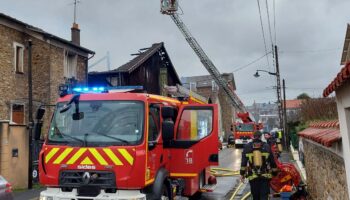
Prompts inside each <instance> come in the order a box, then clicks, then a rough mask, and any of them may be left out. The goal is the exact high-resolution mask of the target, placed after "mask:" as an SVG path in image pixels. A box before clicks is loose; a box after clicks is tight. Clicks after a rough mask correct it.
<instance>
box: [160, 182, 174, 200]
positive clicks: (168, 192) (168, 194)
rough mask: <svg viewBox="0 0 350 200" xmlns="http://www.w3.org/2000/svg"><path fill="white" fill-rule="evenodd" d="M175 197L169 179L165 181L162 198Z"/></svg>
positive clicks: (164, 199)
mask: <svg viewBox="0 0 350 200" xmlns="http://www.w3.org/2000/svg"><path fill="white" fill-rule="evenodd" d="M171 199H173V195H172V191H171V188H170V184H169V182H168V181H166V182H164V184H163V187H162V196H161V200H171Z"/></svg>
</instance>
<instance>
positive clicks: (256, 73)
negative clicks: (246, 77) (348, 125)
mask: <svg viewBox="0 0 350 200" xmlns="http://www.w3.org/2000/svg"><path fill="white" fill-rule="evenodd" d="M259 72H266V73H268V74H270V75H273V76H277V73H275V72H269V71H266V70H261V69H258V70H256V72H255V74H254V77H255V78H258V77H260V74H259Z"/></svg>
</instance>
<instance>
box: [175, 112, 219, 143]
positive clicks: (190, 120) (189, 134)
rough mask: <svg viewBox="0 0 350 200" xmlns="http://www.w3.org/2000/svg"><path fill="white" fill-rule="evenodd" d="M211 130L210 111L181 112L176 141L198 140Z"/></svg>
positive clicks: (211, 115)
mask: <svg viewBox="0 0 350 200" xmlns="http://www.w3.org/2000/svg"><path fill="white" fill-rule="evenodd" d="M212 129H213V111H212V110H209V109H208V110H205V109H203V110H198V109H196V110H194V109H186V110H184V111H183V112H182V115H181V119H180V123H179V128H178V131H177V139H178V140H200V139H202V138H204V137H206V136H208V135H209V134H210V133H211V132H212Z"/></svg>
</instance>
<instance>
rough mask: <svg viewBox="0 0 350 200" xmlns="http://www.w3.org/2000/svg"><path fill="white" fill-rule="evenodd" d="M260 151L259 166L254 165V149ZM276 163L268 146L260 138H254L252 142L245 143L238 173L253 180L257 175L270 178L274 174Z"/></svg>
mask: <svg viewBox="0 0 350 200" xmlns="http://www.w3.org/2000/svg"><path fill="white" fill-rule="evenodd" d="M255 150H259V151H260V152H261V154H260V155H261V158H260V159H261V166H254V153H253V152H254V151H255ZM276 173H277V165H276V163H275V160H274V157H273V154H272V151H271V148H270V146H269V145H268V144H267V143H265V142H262V141H261V140H260V139H254V140H253V141H252V142H250V143H248V144H246V145H245V147H244V150H243V152H242V163H241V169H240V174H241V175H242V176H245V177H247V178H248V180H253V179H255V178H258V177H265V178H268V179H270V178H272V175H276Z"/></svg>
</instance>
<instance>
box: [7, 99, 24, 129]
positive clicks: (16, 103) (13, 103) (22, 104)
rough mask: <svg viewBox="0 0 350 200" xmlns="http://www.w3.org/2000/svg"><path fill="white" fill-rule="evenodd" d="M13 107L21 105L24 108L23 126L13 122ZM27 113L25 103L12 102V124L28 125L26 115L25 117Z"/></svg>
mask: <svg viewBox="0 0 350 200" xmlns="http://www.w3.org/2000/svg"><path fill="white" fill-rule="evenodd" d="M13 105H21V106H23V124H17V123H15V122H14V121H12V120H13V119H12V113H13ZM25 113H26V105H25V103H19V102H12V103H11V104H10V124H17V125H24V124H26V115H25Z"/></svg>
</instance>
